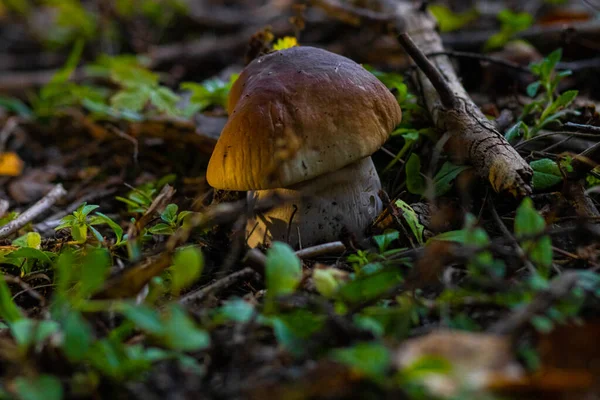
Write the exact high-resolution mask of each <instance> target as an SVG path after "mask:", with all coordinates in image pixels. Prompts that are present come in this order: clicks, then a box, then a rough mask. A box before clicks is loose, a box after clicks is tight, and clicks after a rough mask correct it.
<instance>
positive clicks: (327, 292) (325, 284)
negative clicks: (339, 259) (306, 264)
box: [312, 268, 348, 299]
mask: <svg viewBox="0 0 600 400" xmlns="http://www.w3.org/2000/svg"><path fill="white" fill-rule="evenodd" d="M347 275H348V274H347V273H346V272H345V271H342V270H339V269H337V268H315V269H313V274H312V279H313V283H314V284H315V288H316V289H317V291H318V292H319V294H321V295H322V296H323V297H326V298H328V299H331V298H334V297H335V295H336V293H337V291H338V289H339V288H340V287H341V286H342V285H343V284H344V281H346V278H347Z"/></svg>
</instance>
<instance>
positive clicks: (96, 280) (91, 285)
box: [79, 248, 111, 298]
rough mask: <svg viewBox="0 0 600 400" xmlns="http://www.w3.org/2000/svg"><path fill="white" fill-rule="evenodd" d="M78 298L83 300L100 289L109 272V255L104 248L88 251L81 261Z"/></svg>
mask: <svg viewBox="0 0 600 400" xmlns="http://www.w3.org/2000/svg"><path fill="white" fill-rule="evenodd" d="M81 264H82V267H81V280H80V289H79V290H80V291H79V293H80V296H81V297H82V298H85V297H87V296H89V295H91V294H92V293H94V292H95V291H96V290H98V289H100V288H101V287H102V285H103V284H104V282H105V281H106V278H107V277H108V274H109V272H110V265H111V261H110V254H109V252H108V250H106V249H104V248H97V249H92V250H90V251H89V252H88V253H87V254H86V255H85V256H84V257H83V259H82V261H81Z"/></svg>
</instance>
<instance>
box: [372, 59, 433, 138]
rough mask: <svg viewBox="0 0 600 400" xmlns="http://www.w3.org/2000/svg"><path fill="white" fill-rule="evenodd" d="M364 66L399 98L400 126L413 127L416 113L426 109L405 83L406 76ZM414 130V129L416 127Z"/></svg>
mask: <svg viewBox="0 0 600 400" xmlns="http://www.w3.org/2000/svg"><path fill="white" fill-rule="evenodd" d="M364 67H365V69H366V70H367V71H369V72H370V73H372V74H373V75H375V77H376V78H377V79H379V80H380V81H381V82H382V83H383V84H384V85H385V86H386V87H387V88H388V89H390V90H391V91H392V93H394V96H396V100H398V104H400V108H401V109H402V122H401V124H400V126H399V128H411V124H412V122H413V116H414V114H416V113H419V112H423V111H424V110H423V108H422V107H421V106H419V105H418V104H417V98H416V96H415V95H413V94H412V93H410V92H409V90H408V86H406V83H404V77H403V76H402V75H400V74H398V73H395V72H382V71H378V70H376V69H374V68H373V67H371V66H369V65H364ZM412 130H413V131H414V128H413V129H412ZM392 135H393V133H392Z"/></svg>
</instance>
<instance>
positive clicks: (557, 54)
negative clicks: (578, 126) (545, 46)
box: [505, 49, 578, 142]
mask: <svg viewBox="0 0 600 400" xmlns="http://www.w3.org/2000/svg"><path fill="white" fill-rule="evenodd" d="M561 57H562V49H557V50H555V51H553V52H552V53H550V54H549V55H548V56H547V57H546V58H544V59H543V60H542V61H540V62H537V63H532V64H531V65H530V66H529V68H530V70H531V72H532V73H533V74H534V75H535V76H537V77H538V80H536V81H535V82H533V83H531V84H529V86H528V87H527V94H528V95H529V96H530V97H534V98H535V97H536V96H537V97H538V98H536V99H535V100H533V101H532V102H531V103H529V104H527V105H526V106H525V107H524V109H523V112H522V113H521V116H520V117H519V120H518V121H517V122H516V123H515V124H514V125H513V126H511V127H510V128H509V129H508V131H507V132H506V134H505V137H506V138H507V140H508V141H509V142H510V141H513V140H514V139H516V138H517V137H519V136H521V135H522V136H523V138H524V139H526V140H527V139H530V138H532V137H534V136H535V135H536V134H537V133H538V132H539V131H540V130H541V129H543V128H544V127H545V126H546V125H548V124H549V123H551V122H552V121H556V120H558V119H559V118H561V117H563V116H564V115H566V114H567V113H568V112H572V113H575V112H574V111H569V110H567V109H566V108H567V107H568V106H569V105H570V104H571V103H572V102H573V100H575V97H577V94H578V91H577V90H568V91H566V92H564V93H562V94H560V95H558V96H557V95H556V90H557V87H558V84H559V83H560V81H561V80H562V79H563V78H564V77H565V76H569V75H571V73H572V72H571V71H570V70H564V71H560V72H556V66H557V64H558V62H559V61H560V59H561ZM540 89H543V92H542V94H541V95H539V96H538V92H539V91H540ZM534 115H535V116H537V117H536V118H535V119H534V121H533V122H534V123H533V125H531V126H528V125H527V124H526V123H525V122H524V120H525V119H527V118H531V117H533V116H534Z"/></svg>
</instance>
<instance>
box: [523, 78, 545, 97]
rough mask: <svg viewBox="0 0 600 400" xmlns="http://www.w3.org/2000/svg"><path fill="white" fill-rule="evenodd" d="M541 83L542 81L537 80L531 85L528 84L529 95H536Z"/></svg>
mask: <svg viewBox="0 0 600 400" xmlns="http://www.w3.org/2000/svg"><path fill="white" fill-rule="evenodd" d="M541 84H542V82H540V81H535V82H532V83H530V84H529V85H527V95H528V96H529V97H535V95H536V94H537V92H538V90H539V88H540V85H541Z"/></svg>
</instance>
